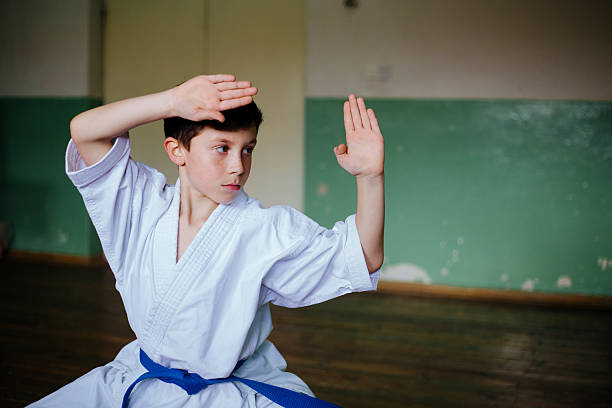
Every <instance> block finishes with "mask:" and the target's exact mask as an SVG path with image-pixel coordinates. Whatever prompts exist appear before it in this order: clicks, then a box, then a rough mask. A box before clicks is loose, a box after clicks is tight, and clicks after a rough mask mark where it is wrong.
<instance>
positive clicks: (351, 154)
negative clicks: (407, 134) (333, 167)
mask: <svg viewBox="0 0 612 408" xmlns="http://www.w3.org/2000/svg"><path fill="white" fill-rule="evenodd" d="M344 129H345V131H346V144H344V143H342V144H340V145H338V146H336V147H335V148H334V153H335V154H336V159H337V160H338V164H340V166H341V167H342V168H343V169H344V170H346V171H348V172H349V173H350V174H352V175H353V176H356V177H364V176H378V175H381V174H383V173H384V162H385V146H384V145H385V143H384V139H383V136H382V134H381V133H380V128H379V127H378V121H377V120H376V115H374V111H373V110H372V109H366V106H365V102H364V100H363V98H356V97H355V95H353V94H351V95H349V100H348V101H346V102H344Z"/></svg>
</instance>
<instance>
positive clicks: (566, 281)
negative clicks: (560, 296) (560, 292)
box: [557, 276, 572, 288]
mask: <svg viewBox="0 0 612 408" xmlns="http://www.w3.org/2000/svg"><path fill="white" fill-rule="evenodd" d="M557 286H558V287H560V288H571V287H572V278H571V277H569V276H559V279H557Z"/></svg>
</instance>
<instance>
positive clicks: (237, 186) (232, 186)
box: [222, 184, 240, 191]
mask: <svg viewBox="0 0 612 408" xmlns="http://www.w3.org/2000/svg"><path fill="white" fill-rule="evenodd" d="M222 187H224V188H225V189H227V190H230V191H238V190H240V184H223V186H222Z"/></svg>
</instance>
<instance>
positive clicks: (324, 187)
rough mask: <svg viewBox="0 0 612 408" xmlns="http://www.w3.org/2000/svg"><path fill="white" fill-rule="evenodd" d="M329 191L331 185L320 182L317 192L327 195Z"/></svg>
mask: <svg viewBox="0 0 612 408" xmlns="http://www.w3.org/2000/svg"><path fill="white" fill-rule="evenodd" d="M328 191H329V185H327V184H325V183H323V182H321V183H319V186H318V187H317V194H318V195H319V196H324V195H327V192H328Z"/></svg>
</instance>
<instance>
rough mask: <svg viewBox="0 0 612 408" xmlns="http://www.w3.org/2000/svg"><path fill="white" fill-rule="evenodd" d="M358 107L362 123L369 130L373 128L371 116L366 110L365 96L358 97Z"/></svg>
mask: <svg viewBox="0 0 612 408" xmlns="http://www.w3.org/2000/svg"><path fill="white" fill-rule="evenodd" d="M357 107H358V108H359V116H360V117H361V124H362V125H363V127H364V128H365V129H367V130H370V129H372V126H370V118H369V117H368V112H367V110H366V106H365V102H364V100H363V98H357Z"/></svg>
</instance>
